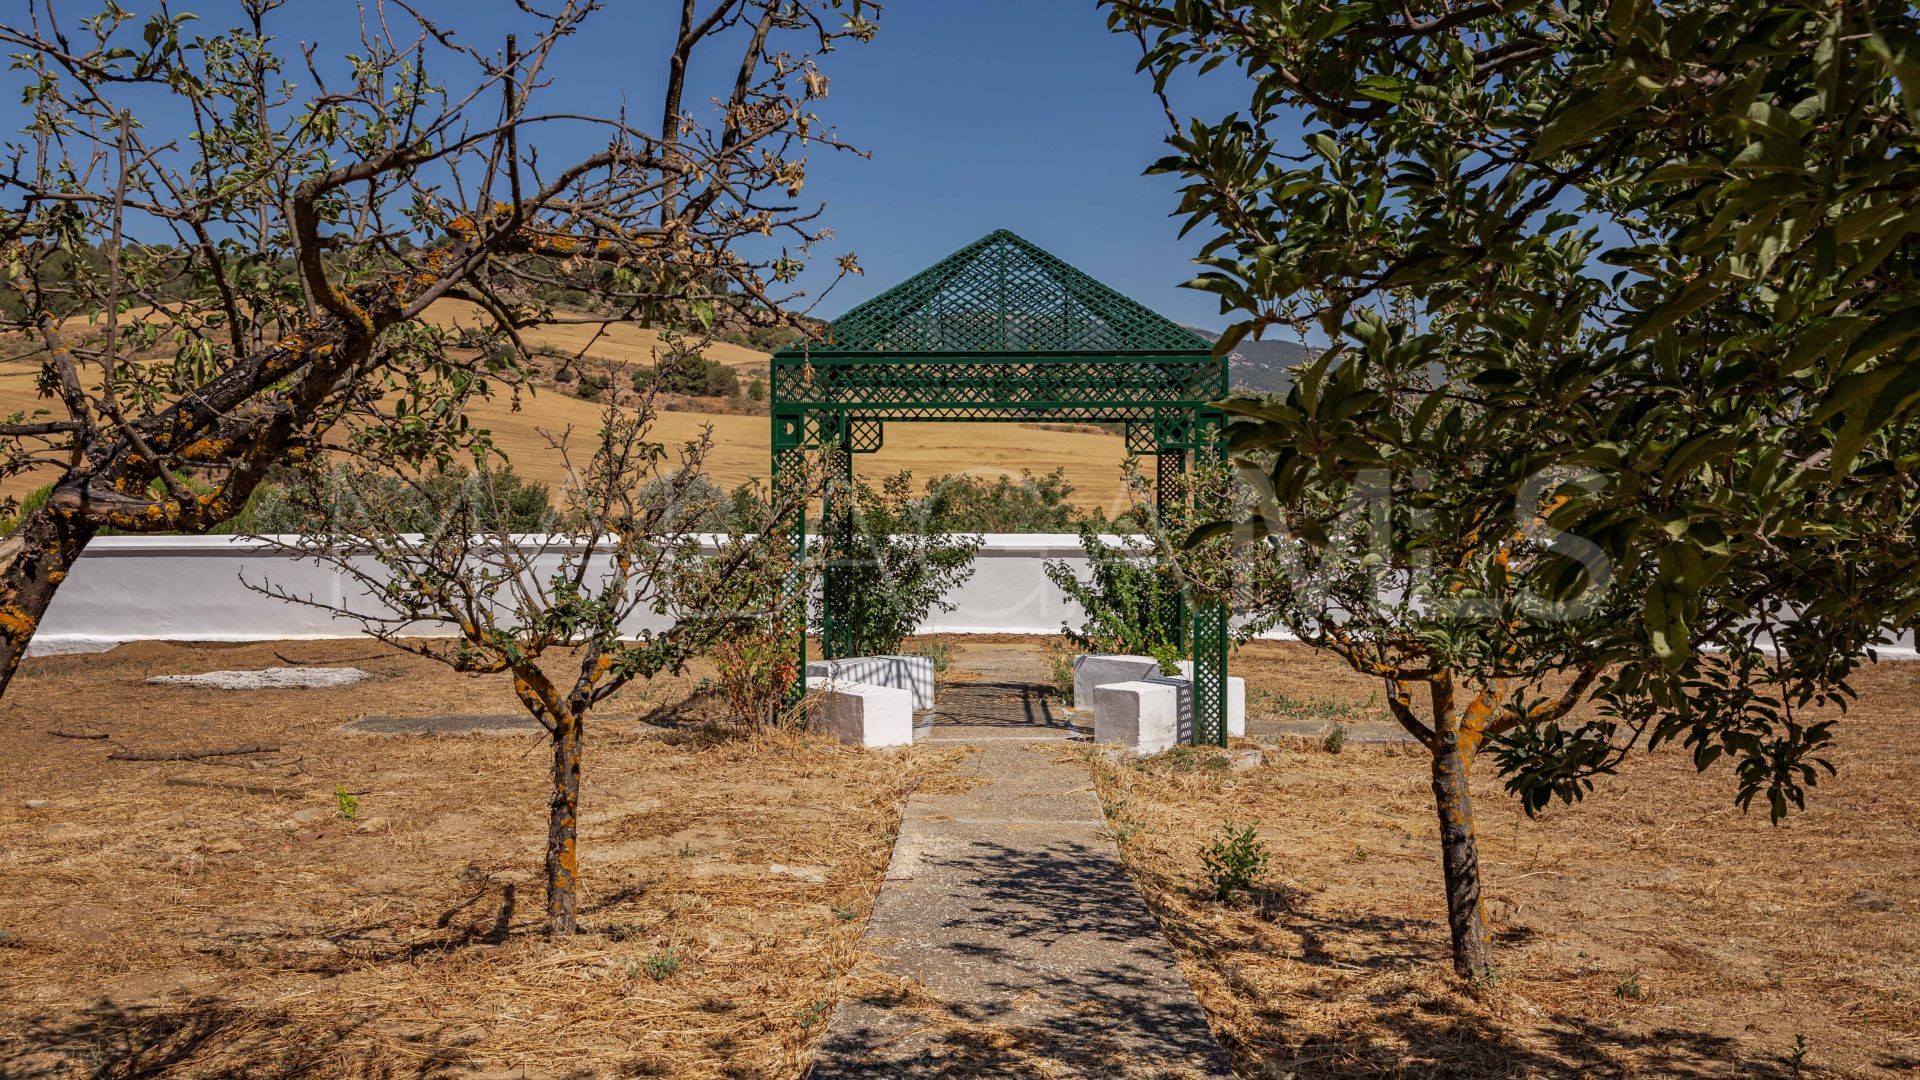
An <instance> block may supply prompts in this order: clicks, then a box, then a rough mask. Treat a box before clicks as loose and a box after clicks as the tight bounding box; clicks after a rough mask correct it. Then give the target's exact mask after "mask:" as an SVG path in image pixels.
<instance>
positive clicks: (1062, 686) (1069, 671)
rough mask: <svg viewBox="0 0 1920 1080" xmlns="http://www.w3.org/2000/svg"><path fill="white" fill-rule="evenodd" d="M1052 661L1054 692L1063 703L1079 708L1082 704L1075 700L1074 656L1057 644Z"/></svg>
mask: <svg viewBox="0 0 1920 1080" xmlns="http://www.w3.org/2000/svg"><path fill="white" fill-rule="evenodd" d="M1050 659H1051V660H1052V663H1053V688H1054V690H1056V691H1058V692H1059V694H1060V700H1061V701H1064V702H1066V703H1067V704H1068V705H1071V706H1073V707H1075V708H1078V707H1079V705H1080V703H1079V702H1077V701H1075V700H1073V656H1072V655H1071V654H1069V653H1068V652H1067V650H1066V648H1065V646H1062V645H1058V644H1056V645H1055V646H1054V648H1053V655H1052V657H1051V658H1050ZM1089 704H1091V702H1089Z"/></svg>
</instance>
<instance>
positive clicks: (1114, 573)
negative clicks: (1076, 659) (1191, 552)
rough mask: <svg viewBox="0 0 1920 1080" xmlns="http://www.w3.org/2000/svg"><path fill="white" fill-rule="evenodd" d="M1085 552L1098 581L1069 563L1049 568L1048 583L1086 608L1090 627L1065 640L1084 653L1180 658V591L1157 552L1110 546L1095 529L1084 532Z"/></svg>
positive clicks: (1084, 527)
mask: <svg viewBox="0 0 1920 1080" xmlns="http://www.w3.org/2000/svg"><path fill="white" fill-rule="evenodd" d="M1080 550H1082V551H1084V552H1086V555H1087V564H1088V566H1089V568H1090V569H1091V570H1092V575H1091V577H1090V578H1088V579H1087V580H1085V581H1083V580H1081V579H1080V577H1079V575H1078V574H1076V573H1074V568H1073V567H1072V566H1071V565H1069V564H1068V563H1066V562H1050V563H1048V564H1047V565H1046V574H1047V578H1048V580H1050V581H1052V582H1053V583H1054V585H1055V586H1056V587H1058V588H1059V589H1060V591H1061V592H1063V593H1065V594H1066V596H1067V599H1069V600H1071V601H1073V602H1074V603H1076V604H1078V605H1080V609H1081V610H1082V611H1084V612H1086V621H1084V622H1082V623H1081V624H1080V627H1079V628H1078V629H1075V628H1074V627H1072V626H1068V625H1062V626H1061V628H1060V632H1061V634H1063V635H1064V636H1065V637H1066V639H1067V640H1068V641H1070V642H1072V643H1073V644H1074V645H1075V646H1077V647H1078V648H1080V649H1081V650H1082V651H1084V652H1095V653H1130V654H1132V655H1135V656H1153V657H1160V658H1162V659H1161V667H1162V669H1163V670H1164V669H1165V668H1166V666H1167V665H1166V660H1165V657H1166V656H1168V655H1172V656H1174V657H1176V658H1177V657H1179V656H1180V655H1182V654H1181V649H1180V644H1179V643H1180V637H1181V635H1180V628H1179V622H1178V620H1179V618H1180V610H1181V609H1180V587H1179V584H1178V583H1177V582H1175V581H1174V580H1173V578H1172V577H1170V576H1169V575H1168V574H1166V573H1165V572H1164V571H1162V570H1161V568H1160V567H1159V565H1158V563H1157V560H1156V558H1155V555H1154V553H1153V552H1152V551H1151V550H1146V551H1139V552H1136V551H1132V550H1128V549H1126V548H1122V547H1118V546H1114V545H1110V544H1108V543H1107V542H1106V541H1105V540H1103V539H1101V537H1100V534H1099V533H1098V532H1097V531H1095V529H1094V526H1093V525H1092V524H1091V523H1082V524H1081V526H1080Z"/></svg>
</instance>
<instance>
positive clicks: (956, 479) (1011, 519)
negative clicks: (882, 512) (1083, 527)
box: [925, 468, 1080, 533]
mask: <svg viewBox="0 0 1920 1080" xmlns="http://www.w3.org/2000/svg"><path fill="white" fill-rule="evenodd" d="M1072 496H1073V485H1072V484H1070V483H1068V482H1067V470H1066V469H1065V468H1058V469H1055V470H1054V471H1052V472H1050V473H1047V474H1046V475H1044V476H1035V475H1034V474H1033V472H1032V471H1031V470H1028V469H1022V470H1020V479H1019V480H1017V481H1016V480H1014V479H1013V478H1012V477H1010V476H1007V475H1005V474H1002V475H1000V476H996V477H994V478H993V479H992V480H991V481H989V480H986V479H983V478H981V477H978V476H968V475H965V474H955V475H950V476H939V477H935V478H934V479H932V480H929V481H927V494H926V499H925V513H926V516H927V518H928V519H929V521H930V522H931V525H932V527H933V528H936V529H941V530H945V531H947V532H966V533H1057V532H1067V531H1070V530H1071V529H1073V527H1074V523H1075V522H1076V521H1078V520H1079V517H1080V514H1079V511H1078V510H1076V509H1075V508H1074V505H1073V503H1072V502H1071V501H1070V500H1071V498H1072Z"/></svg>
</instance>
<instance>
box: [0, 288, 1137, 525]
mask: <svg viewBox="0 0 1920 1080" xmlns="http://www.w3.org/2000/svg"><path fill="white" fill-rule="evenodd" d="M137 314H138V313H137V312H136V313H131V314H130V316H129V317H135V316H137ZM433 315H434V317H435V318H436V320H437V321H440V322H442V323H443V324H448V325H452V324H457V323H460V322H463V321H467V320H471V319H473V318H474V317H475V315H476V312H475V310H474V309H473V307H472V305H470V304H466V303H464V302H461V301H443V302H442V303H441V304H439V305H436V306H435V308H434V309H433ZM526 336H527V337H528V338H529V340H530V342H532V343H533V344H535V345H537V346H539V347H543V348H551V349H554V350H556V351H564V352H567V353H570V354H578V355H581V356H584V357H585V358H586V360H587V363H588V366H589V367H591V366H594V365H605V366H606V367H608V368H610V369H614V370H620V369H625V368H629V367H632V366H645V365H650V364H652V363H654V361H655V360H656V358H657V356H658V354H659V351H660V349H661V347H662V346H661V342H660V335H659V334H658V333H657V332H655V331H652V330H647V329H643V328H640V327H637V326H632V325H618V326H613V327H610V328H607V329H606V330H604V331H602V329H601V328H600V327H597V326H589V325H578V324H566V325H557V326H548V327H541V328H537V329H535V330H532V331H529V332H528V333H527V335H526ZM10 351H12V352H19V351H21V350H20V349H18V348H16V349H14V350H10ZM705 351H706V353H707V355H708V356H709V357H711V358H712V359H715V360H719V361H721V362H722V363H725V364H728V365H730V366H732V367H734V368H735V369H737V370H739V371H740V372H741V373H742V374H743V375H749V374H752V373H756V372H758V373H764V372H765V371H766V369H767V366H768V363H769V357H768V356H767V354H766V353H762V352H756V351H754V350H752V349H747V348H742V347H740V346H738V345H730V344H727V343H725V342H714V343H712V344H711V345H709V346H708V347H707V348H706V350H705ZM39 370H40V360H39V358H38V357H37V356H36V355H34V354H33V353H31V352H28V353H27V354H26V355H22V356H16V357H15V358H11V359H5V360H0V414H5V413H9V412H13V411H16V410H18V411H21V412H26V413H28V414H31V413H33V412H34V411H35V410H37V409H45V408H48V407H49V406H50V404H51V403H50V402H49V401H47V400H46V399H44V398H41V397H40V396H39V395H38V393H37V391H36V389H35V378H36V376H37V375H38V373H39ZM469 415H470V416H471V417H472V418H473V419H474V421H475V423H477V424H478V425H479V426H481V427H484V428H486V429H488V430H489V431H490V432H491V433H492V435H493V439H494V442H495V444H496V446H498V448H499V449H500V451H501V452H502V453H503V454H504V455H505V456H506V458H507V460H508V461H510V462H511V463H512V464H513V467H514V469H515V470H516V471H517V472H519V473H520V474H522V475H524V476H528V477H531V478H532V479H535V480H540V481H543V482H545V483H547V484H549V485H550V486H554V487H556V488H557V487H558V486H559V484H560V483H561V481H562V479H563V477H564V474H565V469H564V467H563V466H562V463H561V458H560V455H559V454H558V453H556V452H555V451H554V450H553V449H552V446H551V445H550V442H549V437H550V436H553V437H557V436H558V435H560V434H561V433H563V432H565V431H566V430H568V429H569V428H571V429H573V430H574V431H575V432H577V433H578V434H577V435H576V439H580V438H584V437H585V436H586V435H588V434H590V433H591V432H592V431H594V430H595V429H596V428H597V427H598V426H599V423H600V419H601V406H599V405H595V404H592V403H590V402H586V401H582V400H580V399H579V398H576V397H572V396H570V395H568V394H566V393H563V392H562V391H561V390H560V389H559V388H557V387H553V386H541V387H533V388H529V389H528V390H525V391H523V392H522V393H521V394H520V395H519V397H518V399H517V400H515V399H513V398H512V397H510V396H507V395H504V394H503V395H500V396H497V397H495V398H493V399H491V400H487V401H482V402H478V403H476V404H474V405H472V406H470V409H469ZM708 427H711V428H712V430H713V440H714V445H713V450H712V453H711V455H710V456H709V457H708V459H707V471H708V472H709V474H710V475H711V476H712V477H713V479H714V480H715V481H716V482H717V483H719V484H721V485H722V486H724V487H729V488H731V487H733V486H735V485H738V484H741V483H743V482H746V481H748V480H753V479H764V478H765V477H766V476H767V469H768V459H769V455H770V453H771V446H772V429H771V426H770V423H769V421H768V419H767V417H766V416H764V415H740V414H730V413H716V412H695V411H683V410H679V409H672V408H669V409H667V410H665V411H663V412H662V413H661V414H660V417H659V419H658V420H657V421H656V423H655V425H654V434H655V437H656V438H658V439H660V440H661V441H662V442H664V443H666V444H667V445H669V446H677V445H679V444H682V443H685V442H687V441H689V440H692V439H696V438H698V437H699V436H700V434H701V432H702V431H703V430H705V429H707V428H708ZM1124 457H1125V449H1124V443H1123V441H1122V439H1121V438H1120V437H1119V436H1118V435H1115V434H1110V433H1107V432H1103V431H1099V430H1097V429H1090V428H1080V429H1073V430H1063V429H1060V428H1055V427H1038V426H1034V425H1028V424H922V423H914V424H904V423H902V424H894V425H892V426H890V427H889V428H888V429H887V435H886V446H885V448H884V449H883V450H882V451H881V452H880V453H878V454H875V455H872V456H867V457H862V458H860V459H859V461H858V463H857V466H856V467H857V468H858V469H859V471H860V472H861V474H862V475H865V476H870V477H871V476H878V475H879V474H881V473H883V472H894V471H897V470H900V469H908V470H911V471H912V472H913V473H914V475H915V476H916V478H918V479H920V480H926V479H931V478H933V477H935V476H941V475H946V474H954V473H965V474H970V475H976V476H983V477H986V478H989V479H991V478H993V477H997V476H1002V475H1007V476H1014V477H1017V476H1018V475H1019V473H1020V470H1021V469H1031V470H1032V471H1034V472H1036V473H1044V472H1049V471H1051V470H1053V469H1055V468H1064V469H1065V470H1066V475H1067V479H1068V481H1069V482H1070V483H1071V484H1072V485H1073V488H1074V502H1075V503H1076V504H1077V505H1079V506H1080V507H1081V508H1083V509H1089V510H1091V509H1094V508H1101V509H1104V510H1106V511H1108V512H1109V513H1112V512H1115V511H1116V510H1118V509H1120V508H1122V507H1123V506H1124V505H1125V504H1124V488H1123V486H1122V483H1121V474H1120V466H1121V462H1122V460H1123V459H1124ZM53 476H54V472H53V470H52V469H51V468H48V469H42V470H38V471H36V472H33V473H29V474H26V475H22V476H15V477H12V478H10V479H8V480H6V481H5V482H3V483H0V495H15V496H18V495H24V494H26V493H27V492H30V491H32V490H33V489H35V488H37V487H39V486H41V485H42V484H45V483H46V482H47V481H49V480H51V479H52V478H53Z"/></svg>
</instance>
